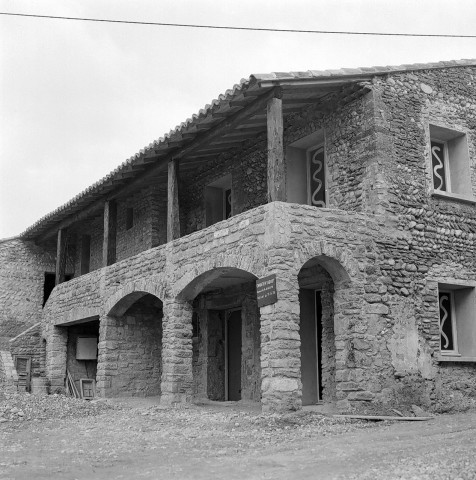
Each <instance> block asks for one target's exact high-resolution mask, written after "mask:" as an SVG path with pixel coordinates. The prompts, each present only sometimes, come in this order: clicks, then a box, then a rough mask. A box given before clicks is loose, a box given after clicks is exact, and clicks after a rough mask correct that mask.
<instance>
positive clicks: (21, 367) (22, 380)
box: [15, 357, 31, 392]
mask: <svg viewBox="0 0 476 480" xmlns="http://www.w3.org/2000/svg"><path fill="white" fill-rule="evenodd" d="M15 368H16V370H17V374H18V390H20V391H22V392H23V391H25V392H29V391H30V390H31V358H30V357H16V358H15Z"/></svg>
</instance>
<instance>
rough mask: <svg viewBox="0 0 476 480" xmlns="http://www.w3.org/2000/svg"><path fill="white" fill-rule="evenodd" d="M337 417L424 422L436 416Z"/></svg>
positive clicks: (342, 416)
mask: <svg viewBox="0 0 476 480" xmlns="http://www.w3.org/2000/svg"><path fill="white" fill-rule="evenodd" d="M332 416H333V417H336V418H353V419H355V420H373V421H381V420H391V421H392V422H393V421H397V422H422V421H424V420H432V419H433V418H434V417H393V416H390V415H389V416H387V415H332Z"/></svg>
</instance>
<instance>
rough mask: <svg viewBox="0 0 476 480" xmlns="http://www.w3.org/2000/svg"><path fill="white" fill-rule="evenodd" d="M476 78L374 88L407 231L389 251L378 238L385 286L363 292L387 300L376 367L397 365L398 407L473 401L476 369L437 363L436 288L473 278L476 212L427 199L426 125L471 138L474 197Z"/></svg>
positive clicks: (410, 76)
mask: <svg viewBox="0 0 476 480" xmlns="http://www.w3.org/2000/svg"><path fill="white" fill-rule="evenodd" d="M475 79H476V69H474V68H469V67H468V68H459V69H448V70H427V71H418V72H412V73H406V74H392V75H391V76H388V77H379V78H377V79H376V80H375V81H374V84H373V87H372V88H373V89H374V92H375V109H376V111H377V112H378V113H379V115H380V117H381V119H382V120H381V121H380V134H381V144H380V147H379V148H380V149H381V155H382V157H383V156H385V162H384V163H383V164H382V173H383V175H384V176H385V177H386V183H387V185H388V186H389V196H388V198H389V204H388V211H389V213H391V214H392V215H395V216H396V218H398V226H397V228H398V229H399V230H400V231H402V232H405V233H406V235H404V236H402V237H401V238H399V239H398V240H396V241H395V242H391V243H388V242H380V241H379V240H378V239H377V244H378V253H377V256H376V263H377V264H378V265H379V268H380V272H381V275H382V283H383V284H384V286H380V287H376V286H374V287H372V286H370V285H369V286H368V287H367V288H366V292H367V295H368V296H370V295H375V294H377V293H378V291H381V292H384V295H382V296H381V299H382V300H383V303H384V304H385V305H386V306H387V307H388V309H389V313H388V316H387V318H388V323H387V325H386V326H385V328H384V329H381V330H380V331H381V332H382V333H383V334H384V336H385V337H387V345H388V350H387V351H388V353H386V351H385V349H384V351H383V353H382V354H381V356H380V358H379V359H376V361H383V363H384V364H385V361H387V360H388V358H386V357H385V356H386V355H390V357H391V364H392V365H393V367H394V369H393V371H392V370H391V369H390V370H386V369H385V368H383V369H382V377H384V376H386V377H387V379H388V380H387V383H388V386H387V388H385V389H384V395H383V398H385V397H387V398H395V396H397V397H399V401H401V402H402V401H404V400H405V397H407V398H408V397H410V396H411V397H412V399H413V402H414V403H417V402H420V403H422V404H426V405H430V404H433V405H438V404H441V400H438V399H441V397H442V396H444V395H445V394H447V395H448V398H453V400H449V402H450V403H452V404H453V405H455V404H457V403H458V402H457V401H456V400H454V398H456V397H455V395H456V396H457V395H459V394H464V395H467V394H469V393H470V392H473V390H474V386H475V385H476V382H474V381H473V382H471V381H469V376H468V372H474V371H475V367H474V363H470V364H464V363H460V364H458V363H451V364H450V363H443V362H440V363H438V362H437V361H436V357H437V355H438V354H439V343H440V339H439V323H438V322H439V313H438V307H437V293H438V290H437V288H438V281H439V282H442V283H444V282H448V283H451V280H452V279H456V280H460V281H471V280H472V281H474V280H475V279H476V210H475V208H474V204H473V205H471V204H468V203H464V202H460V201H455V200H452V199H449V198H438V197H435V196H433V195H432V194H431V193H432V180H431V168H430V151H429V140H430V137H429V124H430V123H431V124H437V125H445V126H446V127H448V128H452V129H455V130H458V131H461V132H464V133H466V138H467V141H468V148H469V159H470V175H471V183H472V189H473V196H475V195H476V162H475V158H476V143H475V138H476V116H475V114H474V112H475V109H476V100H475V95H474V82H475ZM380 328H381V325H379V326H375V330H377V329H380ZM374 363H375V362H374ZM380 383H384V380H383V378H382V380H381V382H380ZM409 385H413V386H412V387H411V388H410V387H409ZM456 390H457V391H458V392H459V393H458V394H455V393H454V392H455V391H456ZM385 392H387V393H386V394H385ZM442 392H446V393H445V394H443V393H442ZM448 392H452V393H448ZM450 395H453V397H450Z"/></svg>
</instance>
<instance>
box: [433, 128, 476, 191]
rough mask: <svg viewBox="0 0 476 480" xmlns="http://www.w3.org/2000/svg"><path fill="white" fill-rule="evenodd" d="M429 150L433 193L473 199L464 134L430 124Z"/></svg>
mask: <svg viewBox="0 0 476 480" xmlns="http://www.w3.org/2000/svg"><path fill="white" fill-rule="evenodd" d="M430 150H431V173H432V183H433V191H434V193H436V194H441V195H447V196H448V195H449V196H455V197H458V196H462V197H467V198H472V196H473V194H472V189H471V175H470V168H469V151H468V143H467V138H466V135H465V134H464V133H462V132H458V131H456V130H451V129H449V128H443V127H437V126H434V125H430Z"/></svg>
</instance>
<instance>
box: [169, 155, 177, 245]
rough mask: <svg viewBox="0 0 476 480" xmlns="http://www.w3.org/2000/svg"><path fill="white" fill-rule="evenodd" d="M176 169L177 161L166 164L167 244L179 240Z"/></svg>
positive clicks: (173, 160)
mask: <svg viewBox="0 0 476 480" xmlns="http://www.w3.org/2000/svg"><path fill="white" fill-rule="evenodd" d="M178 169H179V161H178V160H176V159H172V160H171V161H170V162H169V164H168V181H167V183H168V196H167V242H171V241H172V240H176V239H177V238H180V210H179V196H178V175H179V173H178Z"/></svg>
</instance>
